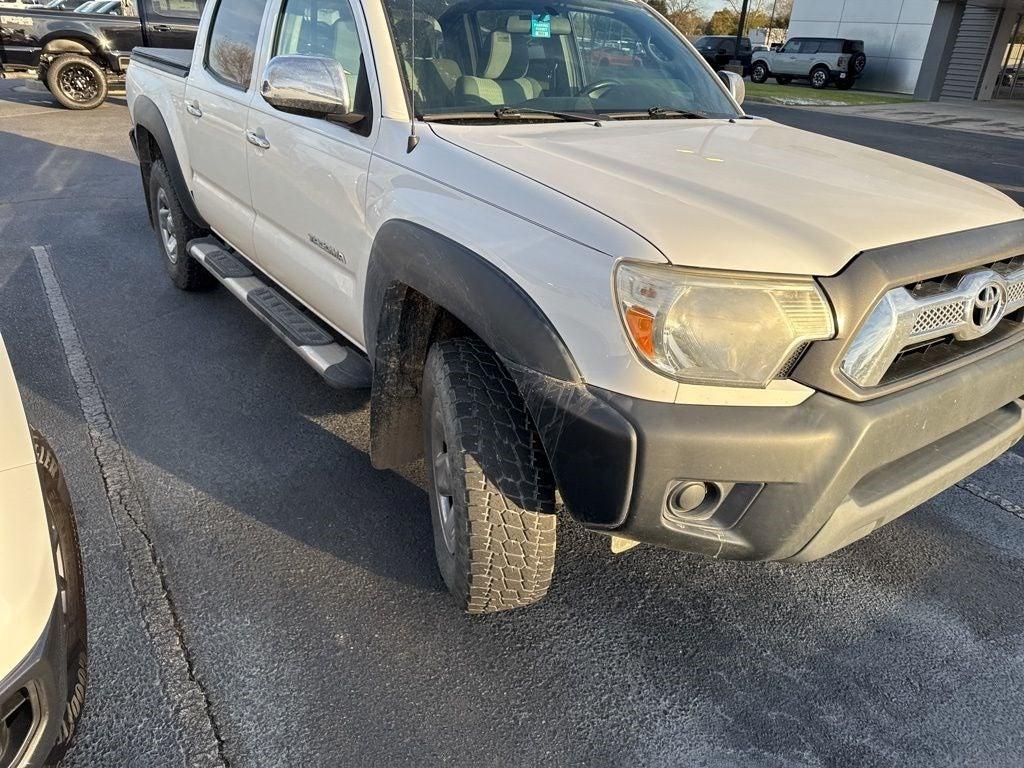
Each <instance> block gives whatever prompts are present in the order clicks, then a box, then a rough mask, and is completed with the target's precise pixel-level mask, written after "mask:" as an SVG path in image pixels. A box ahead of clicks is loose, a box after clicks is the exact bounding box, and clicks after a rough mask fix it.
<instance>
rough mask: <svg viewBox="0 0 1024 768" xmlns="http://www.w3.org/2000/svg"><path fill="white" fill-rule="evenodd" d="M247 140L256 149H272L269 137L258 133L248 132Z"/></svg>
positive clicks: (246, 134)
mask: <svg viewBox="0 0 1024 768" xmlns="http://www.w3.org/2000/svg"><path fill="white" fill-rule="evenodd" d="M245 140H246V141H248V142H249V143H250V144H252V145H253V146H254V147H259V148H260V149H270V142H269V141H267V137H266V136H264V135H263V134H262V133H257V132H256V131H246V132H245Z"/></svg>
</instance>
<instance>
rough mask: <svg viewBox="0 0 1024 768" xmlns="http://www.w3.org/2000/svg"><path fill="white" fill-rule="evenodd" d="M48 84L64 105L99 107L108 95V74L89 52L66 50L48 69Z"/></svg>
mask: <svg viewBox="0 0 1024 768" xmlns="http://www.w3.org/2000/svg"><path fill="white" fill-rule="evenodd" d="M44 82H45V83H46V87H47V88H48V89H49V91H50V93H52V94H53V97H54V98H55V99H57V101H59V102H60V104H61V106H63V107H67V108H68V109H96V107H98V106H99V105H100V104H102V103H103V101H104V99H106V98H107V75H106V73H105V72H104V71H103V70H102V69H101V68H100V66H99V65H98V64H97V63H96V62H95V61H93V60H92V59H90V58H89V57H88V56H81V55H79V54H77V53H65V54H64V55H63V56H58V57H57V58H56V59H54V60H53V61H52V62H51V63H50V65H49V66H48V67H47V69H46V80H45V81H44Z"/></svg>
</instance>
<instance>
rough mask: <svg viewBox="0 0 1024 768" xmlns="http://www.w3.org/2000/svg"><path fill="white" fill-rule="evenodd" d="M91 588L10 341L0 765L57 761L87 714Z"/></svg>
mask: <svg viewBox="0 0 1024 768" xmlns="http://www.w3.org/2000/svg"><path fill="white" fill-rule="evenodd" d="M86 639H87V638H86V619H85V586H84V582H83V579H82V559H81V553H80V551H79V546H78V528H77V527H76V525H75V516H74V512H73V511H72V508H71V498H70V496H69V495H68V488H67V484H66V483H65V482H64V476H63V474H62V472H61V468H60V464H58V463H57V457H56V455H55V454H54V452H53V449H52V448H50V445H49V444H48V443H47V442H46V440H45V439H44V438H43V436H42V435H40V434H39V433H38V432H37V431H36V430H34V429H32V428H30V427H29V425H28V423H27V422H26V421H25V411H24V410H23V408H22V404H21V397H20V394H19V391H18V384H17V382H16V381H15V379H14V373H13V371H12V370H11V365H10V361H9V359H8V357H7V350H6V349H5V347H4V343H3V339H0V768H34V767H35V766H43V765H47V766H52V765H56V764H57V762H58V761H59V760H60V758H61V757H62V756H63V755H64V753H65V752H66V751H67V748H68V745H69V744H70V742H71V738H72V736H73V734H74V733H75V729H76V726H77V724H78V720H79V718H80V717H81V714H82V705H83V703H84V697H85V687H86V683H87V671H88V659H87V656H88V654H87V650H88V649H87V647H86Z"/></svg>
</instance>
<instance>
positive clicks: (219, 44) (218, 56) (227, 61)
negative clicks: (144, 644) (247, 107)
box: [206, 0, 266, 91]
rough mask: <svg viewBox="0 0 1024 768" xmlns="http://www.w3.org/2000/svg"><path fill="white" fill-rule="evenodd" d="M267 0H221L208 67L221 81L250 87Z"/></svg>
mask: <svg viewBox="0 0 1024 768" xmlns="http://www.w3.org/2000/svg"><path fill="white" fill-rule="evenodd" d="M265 6H266V0H263V2H253V0H220V4H219V5H218V6H217V10H216V11H215V12H214V17H213V24H212V25H211V27H210V40H209V44H208V47H207V49H206V68H207V69H208V70H209V71H210V72H211V73H212V74H213V75H214V77H216V78H217V79H218V80H221V81H222V82H225V83H227V84H228V85H230V86H232V87H234V88H238V89H239V90H242V91H244V90H247V89H248V88H249V83H250V82H251V81H252V66H253V62H254V61H255V60H256V41H257V40H258V39H259V36H260V23H261V22H262V20H263V9H264V7H265Z"/></svg>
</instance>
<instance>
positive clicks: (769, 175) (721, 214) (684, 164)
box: [431, 119, 1022, 275]
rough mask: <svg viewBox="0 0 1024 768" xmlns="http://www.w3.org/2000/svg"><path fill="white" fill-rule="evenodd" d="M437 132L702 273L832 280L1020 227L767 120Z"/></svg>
mask: <svg viewBox="0 0 1024 768" xmlns="http://www.w3.org/2000/svg"><path fill="white" fill-rule="evenodd" d="M431 127H432V129H433V130H434V131H435V132H436V133H437V134H438V135H439V136H440V137H441V138H443V139H445V140H447V141H449V142H451V143H453V144H456V145H458V146H459V147H462V148H463V149H465V150H468V151H470V152H473V153H475V154H477V155H480V156H482V157H485V158H487V159H489V160H491V161H493V162H495V163H499V164H500V165H502V166H505V167H506V168H508V169H510V170H513V171H515V172H517V173H520V174H522V175H524V176H527V177H529V178H531V179H533V180H535V181H537V182H539V183H540V184H543V185H545V186H547V187H549V188H551V189H553V190H556V191H558V192H560V193H562V194H565V195H568V196H569V197H572V198H574V199H575V200H577V201H579V202H580V203H582V204H584V205H587V206H589V207H591V208H593V209H594V210H595V211H597V212H600V213H601V214H603V215H605V216H608V217H610V218H612V219H615V220H616V221H618V222H619V223H621V224H622V225H624V226H626V227H629V228H630V229H631V230H633V231H635V232H636V233H637V234H638V235H640V236H641V237H643V238H645V239H646V240H648V241H649V242H650V243H651V244H652V245H654V246H655V247H656V248H657V249H658V250H659V251H661V253H662V254H664V256H665V258H666V259H668V260H669V261H671V262H672V263H674V264H680V265H687V266H693V267H707V268H715V269H730V270H742V271H758V272H766V271H767V272H778V273H785V274H810V275H831V274H835V273H836V272H838V271H839V270H841V269H842V268H843V267H844V266H845V265H846V264H847V263H849V261H850V260H851V259H852V258H853V257H854V256H856V255H857V254H858V253H859V252H861V251H863V250H867V249H869V248H876V247H880V246H884V245H892V244H894V243H899V242H907V241H910V240H918V239H921V238H925V237H930V236H933V235H940V234H946V233H949V232H955V231H960V230H966V229H973V228H975V227H982V226H986V225H990V224H996V223H1000V222H1005V221H1011V220H1014V219H1019V218H1021V217H1022V210H1021V207H1020V206H1018V205H1017V204H1016V203H1014V202H1013V201H1012V200H1010V199H1009V198H1008V197H1006V196H1005V195H1003V194H1002V193H1000V192H997V191H996V190H994V189H992V188H991V187H988V186H986V185H984V184H981V183H979V182H975V181H972V180H970V179H966V178H964V177H962V176H958V175H956V174H953V173H949V172H947V171H943V170H940V169H938V168H934V167H931V166H928V165H924V164H922V163H917V162H914V161H912V160H907V159H905V158H901V157H897V156H895V155H889V154H886V153H884V152H879V151H876V150H873V149H867V148H865V147H860V146H857V145H855V144H849V143H847V142H844V141H838V140H836V139H830V138H827V137H824V136H819V135H817V134H813V133H808V132H806V131H801V130H797V129H795V128H789V127H787V126H783V125H779V124H777V123H773V122H771V121H768V120H760V119H752V120H738V121H736V122H735V123H729V122H728V121H721V120H658V121H647V120H644V121H622V122H614V121H608V122H604V123H603V124H602V125H601V127H594V126H592V125H586V124H582V123H557V124H551V123H543V124H530V125H508V126H506V125H454V124H444V123H434V124H432V126H431ZM540 223H543V224H544V225H545V226H547V227H549V228H551V229H553V230H554V231H559V229H558V222H555V221H550V222H549V221H545V222H540ZM590 245H592V246H594V247H596V248H598V249H600V248H601V244H600V243H590ZM611 255H613V256H614V255H617V254H611Z"/></svg>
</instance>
